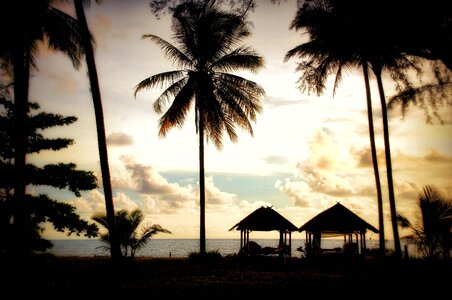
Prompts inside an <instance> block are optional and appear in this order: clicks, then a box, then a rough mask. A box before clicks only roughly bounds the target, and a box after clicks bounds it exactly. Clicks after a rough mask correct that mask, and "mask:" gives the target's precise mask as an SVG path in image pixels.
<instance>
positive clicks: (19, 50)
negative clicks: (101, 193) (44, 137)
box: [0, 0, 82, 235]
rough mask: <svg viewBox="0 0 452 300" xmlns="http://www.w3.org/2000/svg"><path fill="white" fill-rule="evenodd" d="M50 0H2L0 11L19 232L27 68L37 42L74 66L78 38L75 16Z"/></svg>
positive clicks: (22, 224)
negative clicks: (10, 96) (9, 81)
mask: <svg viewBox="0 0 452 300" xmlns="http://www.w3.org/2000/svg"><path fill="white" fill-rule="evenodd" d="M53 2H54V1H52V0H36V1H24V0H21V1H6V2H5V3H3V4H2V9H1V11H0V28H2V43H1V44H0V68H1V69H2V70H4V71H6V73H7V75H9V76H10V78H11V79H12V81H13V83H14V110H15V117H14V122H15V124H14V128H15V134H14V139H13V144H14V146H13V147H14V169H13V170H12V174H13V178H14V198H15V200H14V202H13V203H12V204H11V205H12V211H13V212H12V213H13V216H14V218H13V221H12V222H13V228H11V230H15V231H17V233H16V235H20V231H21V230H23V229H25V228H26V226H27V225H28V224H27V220H26V219H27V216H25V215H22V212H23V210H22V207H23V206H24V205H25V201H26V185H27V182H26V178H25V176H26V173H27V170H26V169H27V164H26V155H27V148H26V147H27V139H28V136H27V134H28V131H29V129H28V128H27V124H26V122H27V118H28V117H27V113H28V108H29V107H28V101H29V99H28V90H29V80H30V68H31V67H34V66H35V61H36V57H37V54H38V45H39V43H40V42H46V44H47V45H48V46H49V48H51V49H55V50H58V51H61V52H63V53H65V54H66V55H67V56H68V57H69V58H70V59H71V60H72V63H73V64H74V66H75V67H78V66H79V64H80V57H81V55H82V52H81V47H80V43H81V39H80V35H79V31H78V22H77V20H76V19H75V18H73V17H71V16H70V15H68V14H66V13H64V12H62V11H61V10H58V9H56V8H55V7H54V6H52V4H53Z"/></svg>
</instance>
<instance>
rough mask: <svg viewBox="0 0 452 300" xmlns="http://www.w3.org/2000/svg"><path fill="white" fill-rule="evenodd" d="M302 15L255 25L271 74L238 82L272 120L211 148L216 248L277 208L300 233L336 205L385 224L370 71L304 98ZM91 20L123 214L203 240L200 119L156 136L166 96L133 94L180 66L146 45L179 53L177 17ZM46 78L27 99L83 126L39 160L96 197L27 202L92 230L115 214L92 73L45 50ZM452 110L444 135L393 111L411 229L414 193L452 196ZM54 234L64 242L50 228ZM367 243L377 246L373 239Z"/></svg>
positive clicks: (284, 12)
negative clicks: (257, 93)
mask: <svg viewBox="0 0 452 300" xmlns="http://www.w3.org/2000/svg"><path fill="white" fill-rule="evenodd" d="M267 2H268V3H267ZM62 9H63V10H67V9H68V8H67V7H62ZM68 12H70V9H68ZM295 12H296V1H293V0H292V1H287V2H282V3H281V4H279V5H277V4H276V5H273V4H271V3H270V1H258V5H257V7H256V9H255V10H254V12H252V13H251V14H250V21H251V22H252V24H253V27H252V35H251V36H250V37H249V38H248V39H246V40H245V41H244V44H245V45H247V46H251V47H253V48H254V49H255V50H256V51H257V52H258V53H259V54H260V55H261V56H263V57H264V60H265V67H264V68H262V69H261V70H260V71H258V72H257V73H256V74H252V73H248V72H240V73H239V75H241V76H243V77H245V78H247V79H250V80H253V81H255V82H257V83H259V84H260V85H261V86H262V87H263V88H264V89H265V92H266V96H265V97H264V98H263V99H262V106H263V111H262V113H261V114H259V115H258V116H257V119H256V122H255V123H253V130H254V135H253V136H250V135H249V133H248V132H245V131H241V130H240V129H238V135H239V140H238V142H237V143H232V142H231V141H230V140H228V138H227V137H226V136H225V138H224V140H223V144H224V148H223V149H222V150H221V151H218V150H217V149H216V148H215V146H214V145H213V144H211V143H209V144H207V145H206V148H205V172H206V199H207V200H206V204H207V206H206V235H207V239H210V238H239V237H240V234H239V232H237V231H229V229H230V228H231V227H232V226H234V225H235V224H236V223H238V222H239V221H240V220H242V219H243V218H244V217H246V216H247V215H248V214H250V213H251V212H253V211H254V210H255V209H257V208H259V207H261V206H272V207H273V208H274V209H275V210H276V211H277V212H278V213H280V214H281V215H282V216H284V217H285V218H287V219H288V220H289V221H291V222H292V223H293V224H294V225H295V226H297V227H300V226H302V225H303V224H304V223H305V222H307V221H308V220H310V219H311V218H312V217H314V216H315V215H317V214H318V213H320V212H322V211H323V210H325V209H327V208H329V207H331V206H333V205H334V204H336V203H337V202H339V203H341V204H343V205H344V206H345V207H347V208H349V209H350V210H352V211H353V212H354V213H356V214H358V215H359V216H360V217H361V218H363V219H364V220H366V221H367V222H368V223H370V224H372V225H373V226H375V227H378V218H377V200H376V190H375V179H374V173H373V168H372V162H371V156H370V146H369V135H368V123H367V110H366V102H365V90H364V81H363V77H362V74H361V72H360V70H349V71H348V72H347V73H346V74H345V76H344V78H343V81H342V83H341V84H340V86H339V88H338V89H337V90H336V93H335V94H334V95H333V91H332V79H333V78H331V80H330V81H329V82H328V84H327V89H326V91H325V93H324V94H322V95H320V96H318V95H315V94H308V93H304V92H301V91H300V90H299V89H298V84H297V80H298V78H299V75H300V74H299V73H297V72H296V65H297V59H293V60H290V61H288V62H284V55H285V53H286V52H287V51H288V50H290V49H292V48H293V47H295V46H297V45H299V44H301V43H303V42H305V41H306V40H307V36H306V35H305V34H303V33H302V32H297V31H294V30H290V29H289V26H290V22H291V21H292V19H293V17H294V15H295ZM86 14H87V20H88V24H89V27H90V29H91V31H92V32H93V34H94V37H95V39H96V49H95V51H96V53H95V54H96V63H97V69H98V73H99V79H100V86H101V93H102V99H103V108H104V117H105V125H106V133H107V142H108V155H109V162H110V172H111V176H112V185H113V195H114V205H115V209H116V210H119V209H129V210H130V209H134V208H140V209H141V210H143V212H144V213H145V215H146V220H145V223H147V224H159V225H161V226H163V227H164V228H166V229H169V230H170V231H171V232H172V234H158V235H156V236H155V238H193V239H197V238H199V190H198V181H199V178H198V168H199V165H198V164H199V163H198V137H197V135H196V132H195V124H194V113H193V111H191V112H190V114H189V115H188V116H187V119H186V121H185V125H184V126H183V128H181V129H179V128H174V129H172V130H171V131H170V132H169V133H168V134H167V136H166V137H165V138H160V137H159V136H158V119H159V117H160V115H158V114H157V113H156V112H155V111H154V110H153V107H152V104H153V102H154V100H155V99H156V98H157V96H158V95H159V92H160V91H161V90H157V89H156V90H149V91H143V92H140V93H139V94H138V95H137V96H136V98H135V97H134V95H133V92H134V87H135V86H136V85H137V84H138V83H139V82H140V81H141V80H143V79H145V78H147V77H149V76H151V75H153V74H156V73H160V72H164V71H169V70H173V69H176V66H174V65H172V64H171V61H170V60H168V59H167V58H166V57H165V56H164V55H163V53H162V51H161V50H160V48H159V47H158V46H157V45H155V44H153V43H152V42H151V41H150V40H146V39H142V35H143V34H155V35H158V36H160V37H162V38H164V39H166V40H167V41H170V42H174V41H173V40H172V38H171V37H172V32H171V17H170V16H169V15H164V16H162V17H161V18H160V19H156V18H155V16H154V15H153V14H152V13H151V10H150V8H149V1H148V0H134V1H119V0H106V1H102V2H101V4H97V3H95V2H94V1H93V3H92V5H91V6H90V7H89V8H87V9H86ZM37 68H38V69H37V70H35V71H33V73H32V78H31V81H30V84H31V86H30V100H31V101H34V102H38V103H39V104H40V105H41V108H42V110H43V111H47V112H53V113H58V114H62V115H74V116H76V117H77V118H78V121H77V122H76V123H75V124H72V125H70V126H67V127H61V128H53V129H49V130H46V131H45V132H44V134H45V135H46V136H48V137H68V138H73V139H74V140H75V144H74V145H72V146H70V147H68V148H66V149H64V150H61V151H58V152H52V151H42V152H40V153H39V154H35V155H32V156H30V157H29V161H30V162H33V163H35V164H37V165H44V164H48V163H57V162H74V163H76V164H77V166H78V168H79V169H83V170H88V171H92V172H94V173H95V174H96V176H97V178H98V183H99V188H98V189H95V190H92V191H86V192H83V193H82V196H81V197H76V196H75V195H73V194H72V193H70V192H69V191H65V190H57V189H53V188H48V187H36V186H30V187H29V188H28V191H29V192H31V193H40V192H45V193H48V194H49V195H50V196H53V197H54V198H55V199H58V200H60V201H64V202H66V203H70V204H72V205H74V206H75V207H76V211H77V213H79V214H80V215H81V216H82V217H83V218H84V219H86V220H90V218H91V217H92V216H93V215H94V214H96V213H105V206H104V199H103V190H102V182H101V176H100V166H99V155H98V151H97V137H96V129H95V118H94V109H93V104H92V99H91V96H90V93H89V82H88V79H87V76H86V73H87V72H86V66H85V64H82V67H81V68H80V69H79V70H75V69H74V68H73V67H72V64H71V63H70V61H69V59H68V58H67V57H65V56H64V55H63V54H61V53H56V52H52V51H50V50H48V49H46V48H45V47H44V46H43V47H41V49H40V54H39V58H38V61H37ZM371 80H372V81H371V89H372V96H373V99H374V101H373V102H374V103H373V105H374V107H373V113H374V122H375V131H376V139H377V141H376V143H377V148H378V149H377V151H378V156H379V166H380V174H381V182H382V185H383V202H384V214H385V234H386V238H388V239H391V238H392V229H391V225H390V222H389V220H390V214H389V204H388V196H387V194H388V193H387V188H386V186H387V185H386V182H387V180H386V170H385V160H384V144H383V136H382V125H381V124H382V121H381V108H380V105H379V100H378V99H379V98H378V93H376V90H377V89H376V82H375V79H374V78H371ZM384 84H385V88H386V94H387V95H388V96H391V95H393V94H394V86H393V84H392V83H391V80H390V78H389V77H386V76H385V77H384ZM451 110H452V109H451V108H443V109H442V110H441V112H440V113H441V115H442V117H443V120H444V124H440V123H439V122H437V121H435V122H434V123H433V124H427V123H426V118H425V115H424V112H423V111H421V110H419V109H416V108H413V109H410V110H409V111H408V113H407V114H406V115H405V117H402V115H401V113H400V110H399V109H394V110H391V111H390V112H389V127H390V141H391V153H392V162H393V176H394V185H395V193H396V206H397V211H398V212H400V213H402V214H404V215H405V216H407V217H408V218H409V219H410V220H414V211H415V206H416V199H417V194H418V193H419V192H420V191H421V190H422V188H423V187H424V186H425V185H434V186H435V187H437V188H438V189H439V190H440V191H441V192H443V193H444V194H445V195H446V196H448V197H449V198H451V197H452V182H451V178H452V147H451V146H452V119H451V116H452V114H451ZM402 234H403V232H402ZM44 236H45V237H46V238H50V239H60V238H67V236H66V234H64V233H58V232H55V231H54V230H52V229H51V228H50V227H48V228H47V230H46V231H45V232H44ZM252 236H253V237H256V238H277V237H278V233H277V232H276V231H275V232H253V233H252ZM368 237H369V238H371V239H378V236H377V235H375V234H369V235H368ZM69 238H75V237H74V236H73V235H72V236H70V237H69ZM292 238H304V233H294V234H293V235H292Z"/></svg>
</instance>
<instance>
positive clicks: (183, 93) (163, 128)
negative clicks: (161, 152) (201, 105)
mask: <svg viewBox="0 0 452 300" xmlns="http://www.w3.org/2000/svg"><path fill="white" fill-rule="evenodd" d="M193 96H194V82H193V79H192V78H190V77H189V78H188V80H187V82H186V84H185V85H184V86H183V87H182V88H181V89H180V91H179V93H178V94H177V95H176V97H175V98H174V101H173V103H172V104H171V106H170V107H169V108H168V110H167V111H166V113H165V114H164V115H163V116H162V117H161V118H160V120H159V126H160V130H159V136H162V137H164V136H165V135H166V134H167V133H168V131H169V130H170V129H171V128H173V127H175V126H177V127H182V126H183V125H184V121H185V117H186V116H187V114H188V111H189V110H190V106H191V102H192V99H193Z"/></svg>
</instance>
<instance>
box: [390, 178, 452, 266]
mask: <svg viewBox="0 0 452 300" xmlns="http://www.w3.org/2000/svg"><path fill="white" fill-rule="evenodd" d="M417 204H418V206H417V211H416V214H415V217H416V223H415V224H414V225H413V224H412V223H411V222H410V221H409V220H408V219H407V218H406V217H404V216H402V215H400V214H399V215H398V221H399V225H400V226H401V227H402V228H409V229H411V231H412V234H411V235H409V236H407V238H410V239H413V240H414V241H415V243H416V245H417V246H418V248H419V249H420V250H422V251H423V253H424V255H425V256H426V257H427V258H434V257H436V256H438V255H439V253H440V251H441V250H442V253H443V258H444V259H446V258H449V257H450V249H451V243H452V235H451V229H452V201H451V200H450V199H447V198H446V197H445V196H444V195H443V194H441V193H440V192H439V191H438V190H437V189H436V188H434V187H432V186H429V185H427V186H425V187H424V188H423V191H422V192H421V193H419V194H418V202H417Z"/></svg>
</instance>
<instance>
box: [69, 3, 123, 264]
mask: <svg viewBox="0 0 452 300" xmlns="http://www.w3.org/2000/svg"><path fill="white" fill-rule="evenodd" d="M84 2H87V3H89V2H90V1H89V0H74V5H75V11H76V14H77V19H78V21H79V24H80V30H81V36H82V40H83V49H84V52H85V58H86V65H87V67H88V77H89V82H90V86H91V89H90V91H91V96H92V98H93V104H94V114H95V116H96V129H97V144H98V148H99V158H100V168H101V172H102V184H103V187H104V196H105V207H106V212H107V218H108V222H109V224H110V225H109V226H108V228H109V230H110V231H111V232H110V235H109V238H111V239H112V240H111V243H110V244H111V247H110V254H111V257H112V259H115V258H117V257H120V256H121V253H120V251H121V250H120V247H119V243H118V242H116V240H115V236H116V235H115V208H114V203H113V193H112V187H111V177H110V167H109V163H108V151H107V140H106V136H105V124H104V112H103V108H102V97H101V94H100V87H99V78H98V76H97V68H96V61H95V58H94V50H93V45H92V36H91V33H90V31H89V28H88V23H87V21H86V17H85V10H84V8H83V3H84Z"/></svg>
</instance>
